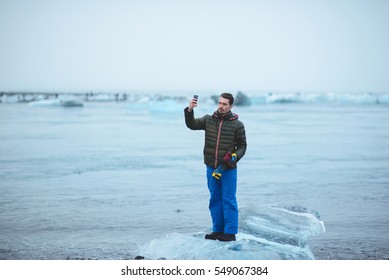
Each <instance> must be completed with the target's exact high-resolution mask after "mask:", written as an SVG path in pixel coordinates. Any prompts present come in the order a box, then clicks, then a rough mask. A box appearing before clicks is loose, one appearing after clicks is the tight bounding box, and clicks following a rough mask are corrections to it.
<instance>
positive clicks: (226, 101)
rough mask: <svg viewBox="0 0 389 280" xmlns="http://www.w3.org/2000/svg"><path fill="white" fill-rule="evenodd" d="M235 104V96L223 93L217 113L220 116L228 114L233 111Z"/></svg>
mask: <svg viewBox="0 0 389 280" xmlns="http://www.w3.org/2000/svg"><path fill="white" fill-rule="evenodd" d="M233 104H234V96H233V95H232V94H231V93H222V94H221V95H220V97H219V104H218V107H217V111H218V112H219V114H226V113H228V112H229V111H231V108H232V106H233Z"/></svg>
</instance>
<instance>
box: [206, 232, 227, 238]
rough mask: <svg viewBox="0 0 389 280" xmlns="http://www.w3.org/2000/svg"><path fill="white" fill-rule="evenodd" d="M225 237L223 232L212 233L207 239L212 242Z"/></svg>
mask: <svg viewBox="0 0 389 280" xmlns="http://www.w3.org/2000/svg"><path fill="white" fill-rule="evenodd" d="M221 235H223V233H222V232H212V233H209V234H206V235H205V239H211V240H216V239H218V238H219V236H221Z"/></svg>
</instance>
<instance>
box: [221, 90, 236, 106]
mask: <svg viewBox="0 0 389 280" xmlns="http://www.w3.org/2000/svg"><path fill="white" fill-rule="evenodd" d="M220 97H223V98H225V99H228V100H229V101H230V105H232V104H234V96H233V95H232V94H231V93H228V92H224V93H222V94H220Z"/></svg>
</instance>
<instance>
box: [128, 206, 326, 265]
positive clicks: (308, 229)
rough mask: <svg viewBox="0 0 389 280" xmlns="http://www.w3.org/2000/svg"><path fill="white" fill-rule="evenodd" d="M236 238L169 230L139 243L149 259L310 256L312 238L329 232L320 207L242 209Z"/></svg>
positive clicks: (140, 250) (254, 258)
mask: <svg viewBox="0 0 389 280" xmlns="http://www.w3.org/2000/svg"><path fill="white" fill-rule="evenodd" d="M239 228H240V230H239V233H238V234H237V241H235V242H220V241H213V240H206V239H204V234H205V233H196V234H193V235H184V234H180V233H169V234H167V235H166V236H164V237H161V238H158V239H154V240H151V241H149V242H147V243H145V244H142V245H141V246H139V248H138V250H137V251H136V252H135V253H136V254H137V255H139V256H142V257H144V258H146V259H171V260H224V259H225V260H227V259H236V260H280V259H281V260H282V259H290V260H310V259H314V258H315V257H314V255H313V253H312V252H311V250H310V248H309V246H308V238H309V237H310V236H314V235H318V234H321V233H323V232H325V227H324V223H323V221H321V220H320V217H319V215H318V213H317V212H316V211H312V210H309V209H306V208H304V207H300V206H282V205H274V206H266V207H262V208H257V209H240V219H239Z"/></svg>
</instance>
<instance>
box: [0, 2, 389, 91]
mask: <svg viewBox="0 0 389 280" xmlns="http://www.w3.org/2000/svg"><path fill="white" fill-rule="evenodd" d="M388 15H389V1H387V0H354V1H352V0H317V1H315V0H295V1H293V0H267V1H266V0H257V1H255V0H238V1H231V0H225V1H212V0H205V1H203V0H193V1H178V0H177V1H176V0H164V1H156V0H155V1H152V0H143V1H141V0H139V1H132V0H128V1H125V0H107V1H104V0H101V1H99V0H95V1H92V0H90V1H82V0H79V1H77V0H63V1H61V0H55V1H54V0H53V1H51V0H47V1H44V0H0V40H1V44H0V90H5V91H8V90H10V91H15V90H29V91H32V90H43V91H130V90H219V89H223V90H231V91H233V90H238V89H240V90H258V91H260V90H272V91H274V90H293V91H312V90H313V91H316V90H320V91H372V92H374V91H389V78H388V77H389V16H388Z"/></svg>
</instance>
